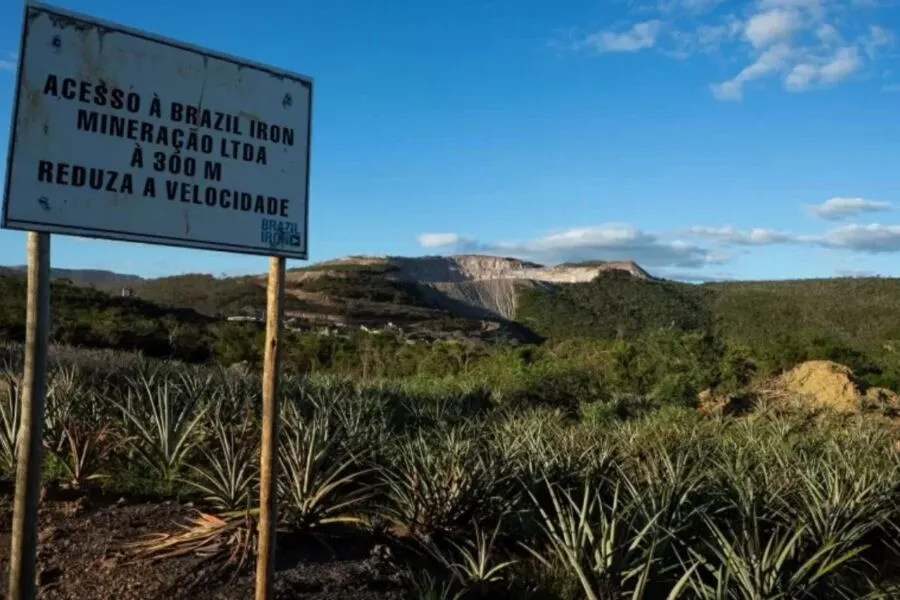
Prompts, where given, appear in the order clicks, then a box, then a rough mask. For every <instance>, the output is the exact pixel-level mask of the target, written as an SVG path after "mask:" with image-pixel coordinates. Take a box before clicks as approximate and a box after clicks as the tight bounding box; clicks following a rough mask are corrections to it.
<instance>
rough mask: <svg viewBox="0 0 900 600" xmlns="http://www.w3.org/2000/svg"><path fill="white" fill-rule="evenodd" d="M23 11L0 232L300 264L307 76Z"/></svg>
mask: <svg viewBox="0 0 900 600" xmlns="http://www.w3.org/2000/svg"><path fill="white" fill-rule="evenodd" d="M25 11H26V14H25V22H24V25H23V36H22V47H21V51H20V52H21V54H20V59H19V64H20V68H19V72H18V76H17V77H18V85H17V91H16V94H17V95H16V99H15V107H14V110H13V123H12V130H11V135H10V150H9V157H8V160H9V165H8V176H7V180H6V189H5V195H4V205H3V216H2V226H3V227H6V228H11V229H24V230H28V231H38V232H47V233H61V234H68V235H78V236H88V237H95V238H106V239H113V240H124V241H134V242H145V243H155V244H164V245H168V246H184V247H191V248H203V249H209V250H221V251H226V252H235V253H246V254H259V255H267V256H281V257H285V258H295V259H306V258H307V231H308V228H307V215H308V207H307V196H308V190H309V156H310V129H311V115H312V112H311V105H312V80H311V79H310V78H308V77H304V76H301V75H296V74H293V73H288V72H285V71H282V70H278V69H275V68H272V67H268V66H265V65H259V64H255V63H251V62H248V61H246V60H243V59H240V58H235V57H232V56H227V55H224V54H220V53H216V52H211V51H209V50H205V49H200V48H196V47H193V46H190V45H187V44H184V43H181V42H177V41H173V40H168V39H164V38H161V37H157V36H154V35H150V34H147V33H145V32H141V31H136V30H133V29H128V28H125V27H122V26H119V25H114V24H109V23H104V22H101V21H97V20H96V19H93V18H88V17H83V16H80V15H74V14H72V13H69V12H67V11H60V10H59V9H56V8H52V7H49V6H46V5H42V4H37V3H30V4H28V5H27V6H26V9H25Z"/></svg>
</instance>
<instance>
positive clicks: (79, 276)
mask: <svg viewBox="0 0 900 600" xmlns="http://www.w3.org/2000/svg"><path fill="white" fill-rule="evenodd" d="M26 270H27V267H26V266H25V265H17V266H14V267H0V275H15V276H19V275H22V276H24V275H25V272H26ZM50 278H51V279H68V280H69V281H71V282H72V283H74V284H76V285H96V286H110V285H123V286H127V285H131V284H135V283H139V282H141V281H144V278H143V277H139V276H137V275H129V274H127V273H115V272H113V271H104V270H99V269H58V268H51V269H50Z"/></svg>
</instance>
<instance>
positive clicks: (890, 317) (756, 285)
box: [5, 255, 900, 351]
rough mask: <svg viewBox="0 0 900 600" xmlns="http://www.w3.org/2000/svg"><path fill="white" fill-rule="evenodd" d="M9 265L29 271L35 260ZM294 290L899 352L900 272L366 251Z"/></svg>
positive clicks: (176, 297) (451, 311) (552, 324)
mask: <svg viewBox="0 0 900 600" xmlns="http://www.w3.org/2000/svg"><path fill="white" fill-rule="evenodd" d="M5 271H6V272H7V273H9V274H17V275H19V276H21V274H22V272H23V268H22V267H10V268H7V269H5ZM53 275H54V277H55V278H57V279H68V280H70V281H71V282H73V283H75V284H76V285H93V286H95V287H97V288H98V289H99V290H103V291H107V292H109V293H111V294H114V295H118V292H119V290H120V289H121V287H123V286H127V287H129V288H131V289H133V290H134V291H135V292H136V294H137V296H138V298H139V299H140V300H142V301H146V302H151V303H153V304H154V305H158V306H161V307H163V308H164V309H192V310H193V311H196V312H197V313H198V314H200V315H203V316H205V317H207V318H209V317H211V318H217V319H222V318H225V317H231V316H251V317H259V316H261V315H262V314H263V312H264V309H265V284H266V277H265V275H264V274H260V275H255V276H244V277H232V278H217V277H213V276H212V275H208V274H185V275H178V276H173V277H163V278H157V279H143V278H141V277H138V276H136V275H128V274H120V273H112V272H109V271H97V270H74V269H73V270H65V269H55V270H54V272H53ZM286 291H287V296H288V297H287V299H286V314H287V316H288V318H289V319H290V321H291V323H292V324H293V326H295V327H299V328H307V329H322V328H327V329H328V328H350V329H358V328H360V327H365V328H369V329H372V328H374V329H382V328H386V327H395V328H399V330H401V331H404V332H406V333H407V334H408V335H412V336H424V337H430V338H434V337H460V338H477V339H482V340H507V341H520V342H534V341H540V340H542V339H568V338H577V337H586V338H600V339H613V338H616V337H630V336H634V335H639V334H640V333H641V332H644V331H647V330H652V329H657V328H660V327H675V328H678V329H682V330H693V331H713V332H717V333H719V334H721V335H723V336H725V337H727V338H728V339H731V340H735V341H737V342H739V343H741V344H745V345H747V346H749V347H762V346H764V345H765V344H767V343H768V342H769V341H771V340H773V339H776V338H778V339H780V337H785V336H786V335H787V334H790V335H791V336H794V337H795V338H796V337H798V336H799V337H802V338H804V339H806V340H812V341H814V342H815V343H822V344H842V345H844V346H852V347H864V348H866V349H868V350H875V351H883V349H884V347H885V344H891V343H895V344H896V346H897V347H898V348H900V279H891V278H861V277H853V278H849V277H848V278H835V279H818V280H799V281H769V282H717V283H706V284H688V283H680V282H674V281H666V280H662V279H658V278H655V277H653V276H652V275H650V274H649V273H648V272H647V271H645V270H644V269H642V268H641V267H640V266H639V265H637V264H636V263H634V262H629V261H613V262H608V261H589V262H581V263H572V264H563V265H558V266H552V267H547V266H544V265H540V264H537V263H534V262H529V261H522V260H518V259H515V258H509V257H498V256H483V255H459V256H449V257H444V256H425V257H398V256H354V257H347V258H343V259H339V260H334V261H328V262H323V263H318V264H313V265H309V266H305V267H302V268H297V269H291V270H290V271H289V272H288V273H287V282H286ZM779 336H780V337H779ZM784 343H786V344H787V343H789V342H787V341H785V342H784ZM791 343H792V342H791ZM891 347H893V346H891Z"/></svg>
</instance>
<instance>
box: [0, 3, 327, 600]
mask: <svg viewBox="0 0 900 600" xmlns="http://www.w3.org/2000/svg"><path fill="white" fill-rule="evenodd" d="M312 89H313V82H312V79H310V78H309V77H306V76H303V75H298V74H296V73H292V72H289V71H284V70H281V69H276V68H275V67H272V66H268V65H263V64H259V63H255V62H251V61H248V60H245V59H242V58H238V57H234V56H230V55H227V54H223V53H220V52H214V51H211V50H207V49H203V48H199V47H197V46H192V45H189V44H186V43H184V42H180V41H176V40H171V39H167V38H163V37H160V36H156V35H154V34H151V33H148V32H144V31H140V30H136V29H131V28H129V27H125V26H123V25H119V24H116V23H109V22H106V21H101V20H98V19H95V18H93V17H88V16H85V15H80V14H77V13H73V12H70V11H66V10H62V9H59V8H56V7H52V6H48V5H46V4H42V3H38V2H30V1H29V2H28V3H27V4H26V5H25V14H24V15H23V19H22V34H21V44H20V49H19V58H18V71H17V75H16V95H15V101H14V104H13V117H12V127H11V130H10V136H9V140H10V142H9V144H10V145H9V153H8V164H7V173H6V186H5V189H4V195H3V214H2V227H4V228H8V229H18V230H23V231H28V232H29V234H28V248H29V253H28V315H27V321H28V330H27V336H26V337H27V339H26V356H25V393H24V396H23V407H22V409H23V411H22V424H21V428H20V433H19V455H18V467H17V468H18V471H17V474H16V500H15V509H14V517H13V521H14V523H13V540H12V551H11V559H10V576H9V586H8V591H9V594H8V598H9V600H33V599H34V597H35V591H36V590H35V588H36V585H35V574H36V567H35V557H36V554H37V505H38V499H39V494H40V476H41V436H42V430H43V418H44V417H43V411H44V396H45V388H46V363H47V338H48V328H49V285H50V281H49V278H50V234H62V235H75V236H84V237H92V238H100V239H108V240H120V241H130V242H142V243H147V244H159V245H165V246H177V247H183V248H196V249H205V250H217V251H221V252H231V253H242V254H252V255H257V256H268V257H270V261H271V266H270V269H269V283H268V290H269V291H268V305H267V316H266V350H265V366H264V371H263V422H262V443H261V451H260V507H259V508H260V510H259V513H260V515H259V520H260V523H259V547H258V550H259V554H258V563H257V571H256V572H257V582H256V599H257V600H270V599H271V597H272V575H273V571H274V567H273V561H274V552H275V551H274V548H275V529H276V520H277V513H276V504H277V485H276V482H277V461H278V410H279V409H278V394H279V391H278V379H279V354H280V346H281V328H282V321H283V312H284V311H283V304H284V302H283V299H284V277H285V263H286V260H287V259H297V260H306V259H307V253H308V232H309V224H308V214H309V171H310V146H311V139H312Z"/></svg>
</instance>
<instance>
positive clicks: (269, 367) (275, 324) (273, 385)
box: [256, 257, 285, 600]
mask: <svg viewBox="0 0 900 600" xmlns="http://www.w3.org/2000/svg"><path fill="white" fill-rule="evenodd" d="M284 267H285V260H284V259H283V258H278V257H272V258H271V259H269V284H268V293H267V294H266V353H265V358H264V362H263V384H262V404H263V405H262V440H261V443H260V451H259V544H258V546H257V555H256V600H269V599H270V598H272V596H273V594H272V579H273V575H274V572H275V528H276V524H277V516H278V515H277V502H276V500H277V497H278V487H277V480H278V418H279V407H278V400H279V385H278V383H279V381H278V380H279V378H278V373H279V371H280V369H279V366H280V365H279V363H280V358H281V329H282V321H283V320H284V319H283V315H284V271H285V268H284Z"/></svg>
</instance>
